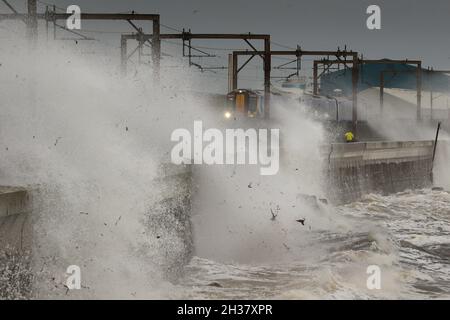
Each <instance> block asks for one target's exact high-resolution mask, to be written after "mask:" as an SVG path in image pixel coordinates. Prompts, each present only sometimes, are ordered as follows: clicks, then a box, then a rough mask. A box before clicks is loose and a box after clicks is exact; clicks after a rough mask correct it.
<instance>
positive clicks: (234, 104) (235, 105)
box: [224, 89, 264, 120]
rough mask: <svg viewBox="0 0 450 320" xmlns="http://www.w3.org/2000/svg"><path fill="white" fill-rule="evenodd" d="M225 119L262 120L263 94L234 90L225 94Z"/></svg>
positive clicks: (254, 91)
mask: <svg viewBox="0 0 450 320" xmlns="http://www.w3.org/2000/svg"><path fill="white" fill-rule="evenodd" d="M224 117H225V119H234V120H238V119H245V118H264V93H262V92H260V91H257V90H250V89H236V90H233V91H231V92H229V93H228V94H227V97H226V106H225V112H224Z"/></svg>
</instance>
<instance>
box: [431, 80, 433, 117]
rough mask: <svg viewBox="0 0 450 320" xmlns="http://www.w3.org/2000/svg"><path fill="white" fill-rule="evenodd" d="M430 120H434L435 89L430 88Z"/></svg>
mask: <svg viewBox="0 0 450 320" xmlns="http://www.w3.org/2000/svg"><path fill="white" fill-rule="evenodd" d="M430 118H431V120H433V89H432V88H431V87H430Z"/></svg>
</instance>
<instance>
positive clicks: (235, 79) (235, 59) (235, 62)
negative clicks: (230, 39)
mask: <svg viewBox="0 0 450 320" xmlns="http://www.w3.org/2000/svg"><path fill="white" fill-rule="evenodd" d="M237 69H238V56H237V54H236V53H234V52H233V86H232V87H233V90H236V89H237V86H238V71H237Z"/></svg>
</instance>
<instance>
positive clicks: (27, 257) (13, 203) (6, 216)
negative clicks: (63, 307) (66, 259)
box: [0, 186, 33, 299]
mask: <svg viewBox="0 0 450 320" xmlns="http://www.w3.org/2000/svg"><path fill="white" fill-rule="evenodd" d="M29 208H30V206H29V198H28V193H27V192H26V190H25V189H23V188H17V187H8V186H0V299H18V298H28V297H30V296H31V293H32V280H33V275H32V272H31V247H32V234H33V233H32V225H31V219H30V214H31V213H30V209H29Z"/></svg>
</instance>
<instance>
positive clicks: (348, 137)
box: [344, 131, 355, 142]
mask: <svg viewBox="0 0 450 320" xmlns="http://www.w3.org/2000/svg"><path fill="white" fill-rule="evenodd" d="M344 136H345V142H354V141H355V135H354V134H353V132H351V131H347V132H346V133H344Z"/></svg>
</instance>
